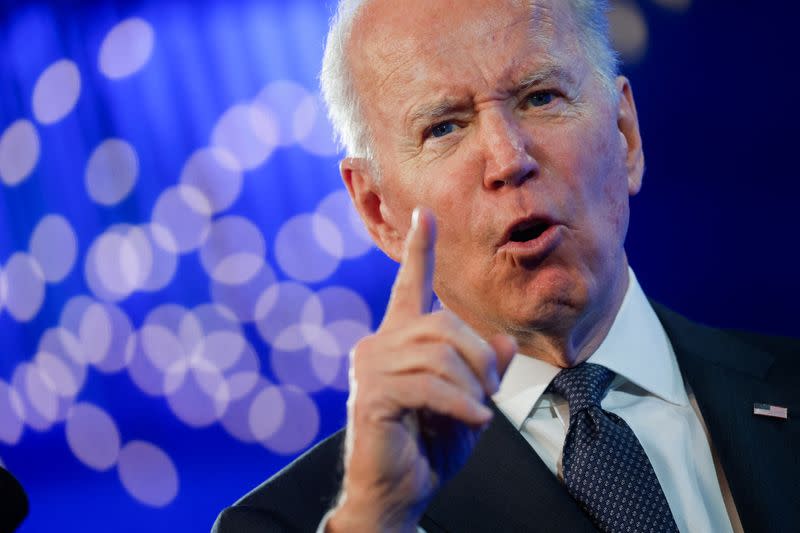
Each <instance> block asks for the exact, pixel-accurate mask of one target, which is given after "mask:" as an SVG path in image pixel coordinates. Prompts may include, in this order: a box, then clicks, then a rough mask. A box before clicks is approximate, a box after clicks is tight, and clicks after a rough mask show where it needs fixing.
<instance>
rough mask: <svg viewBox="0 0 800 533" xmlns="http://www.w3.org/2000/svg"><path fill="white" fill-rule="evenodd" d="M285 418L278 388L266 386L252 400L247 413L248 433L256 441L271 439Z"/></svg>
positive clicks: (284, 404) (283, 403) (282, 400)
mask: <svg viewBox="0 0 800 533" xmlns="http://www.w3.org/2000/svg"><path fill="white" fill-rule="evenodd" d="M285 416H286V403H285V402H284V398H283V395H282V394H281V391H280V389H279V388H278V387H274V386H266V387H264V388H263V389H261V390H260V392H259V393H258V395H257V396H256V397H255V398H253V403H251V404H250V410H249V412H248V421H249V425H250V426H249V427H250V432H251V433H252V435H253V437H254V438H255V440H257V441H264V440H266V439H268V438H270V437H272V436H273V435H274V434H275V432H276V431H278V429H279V428H280V427H281V425H282V424H283V422H284V417H285Z"/></svg>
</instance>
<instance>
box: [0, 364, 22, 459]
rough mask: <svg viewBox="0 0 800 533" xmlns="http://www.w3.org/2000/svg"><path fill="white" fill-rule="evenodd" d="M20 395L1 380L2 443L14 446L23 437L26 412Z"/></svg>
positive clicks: (0, 437) (0, 428)
mask: <svg viewBox="0 0 800 533" xmlns="http://www.w3.org/2000/svg"><path fill="white" fill-rule="evenodd" d="M24 409H25V408H24V407H23V404H22V399H21V398H20V397H19V393H18V392H17V391H16V390H15V389H13V388H12V387H10V386H9V385H8V383H6V382H5V381H3V380H2V379H0V442H3V443H5V444H8V445H10V446H14V445H15V444H17V443H18V442H19V439H20V438H21V437H22V430H23V428H24V425H23V421H24V420H25V412H24Z"/></svg>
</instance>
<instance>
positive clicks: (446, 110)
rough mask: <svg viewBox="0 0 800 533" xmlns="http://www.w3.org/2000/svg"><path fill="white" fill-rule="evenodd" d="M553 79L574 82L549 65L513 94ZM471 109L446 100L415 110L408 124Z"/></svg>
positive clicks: (529, 78) (450, 99)
mask: <svg viewBox="0 0 800 533" xmlns="http://www.w3.org/2000/svg"><path fill="white" fill-rule="evenodd" d="M553 79H558V80H563V81H566V82H568V83H569V82H572V81H573V77H572V76H571V75H570V74H569V73H568V72H567V71H566V70H564V69H563V68H561V67H558V66H556V65H549V66H546V67H544V68H540V69H538V70H536V71H535V72H533V73H531V74H528V75H527V76H525V77H524V78H522V80H521V81H520V82H519V83H518V84H517V85H516V88H515V89H514V91H513V93H514V94H519V93H523V92H526V91H528V90H530V89H533V88H534V87H537V86H539V85H543V84H545V83H546V82H548V81H550V80H553ZM471 107H472V104H471V102H469V103H468V102H465V101H464V100H456V99H452V98H444V99H442V100H440V101H438V102H432V103H430V104H427V105H423V106H421V107H420V108H419V109H417V110H415V111H414V112H413V113H412V114H411V115H410V117H409V122H408V123H409V124H410V125H411V127H412V128H415V127H416V126H417V124H419V123H433V122H436V121H437V120H439V119H442V118H445V117H448V116H451V115H454V114H456V113H460V112H461V113H463V112H464V111H466V110H467V109H470V108H471Z"/></svg>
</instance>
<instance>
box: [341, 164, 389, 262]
mask: <svg viewBox="0 0 800 533" xmlns="http://www.w3.org/2000/svg"><path fill="white" fill-rule="evenodd" d="M339 172H340V173H341V175H342V181H344V185H345V187H347V192H348V193H349V194H350V200H351V201H352V202H353V206H355V208H356V211H358V214H359V216H360V217H361V220H362V222H364V226H365V227H366V228H367V231H368V232H369V234H370V237H372V240H373V241H375V244H376V245H377V246H378V248H380V249H381V250H383V252H384V253H385V254H386V255H388V256H389V257H391V258H392V259H394V260H395V261H399V259H400V253H402V248H400V249H396V248H397V245H396V243H397V242H401V243H402V241H403V238H402V236H400V235H399V233H398V232H397V230H396V229H395V228H394V226H393V225H392V224H391V223H390V222H389V220H388V219H387V217H386V214H385V205H384V202H383V195H382V191H381V188H380V185H379V183H378V181H377V180H376V179H375V171H374V168H373V166H372V165H371V164H370V163H369V162H368V161H366V160H365V159H363V158H360V157H347V158H345V159H343V160H342V161H341V163H340V165H339Z"/></svg>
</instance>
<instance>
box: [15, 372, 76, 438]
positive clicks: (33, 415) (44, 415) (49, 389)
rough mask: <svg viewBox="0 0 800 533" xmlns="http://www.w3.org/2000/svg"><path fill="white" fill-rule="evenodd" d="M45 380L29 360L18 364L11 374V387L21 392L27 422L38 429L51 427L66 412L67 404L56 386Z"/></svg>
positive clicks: (42, 429)
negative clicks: (56, 390)
mask: <svg viewBox="0 0 800 533" xmlns="http://www.w3.org/2000/svg"><path fill="white" fill-rule="evenodd" d="M45 380H46V378H45V377H43V376H42V374H41V372H40V371H39V369H38V368H37V367H36V366H34V365H32V364H31V363H27V362H25V363H20V364H19V365H17V367H16V369H14V373H13V374H12V376H11V387H12V388H13V389H15V390H16V391H17V393H19V399H20V400H21V402H22V405H23V409H22V412H24V413H25V423H26V424H27V425H28V426H29V427H31V428H32V429H35V430H36V431H46V430H48V429H50V427H52V425H53V424H54V423H55V422H56V421H57V420H58V419H59V417H60V415H63V414H66V405H65V404H64V403H62V401H61V398H59V396H58V395H57V394H56V392H55V390H54V389H55V387H54V386H53V385H52V384H49V383H48V382H47V381H45ZM62 409H63V412H61V411H62Z"/></svg>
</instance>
